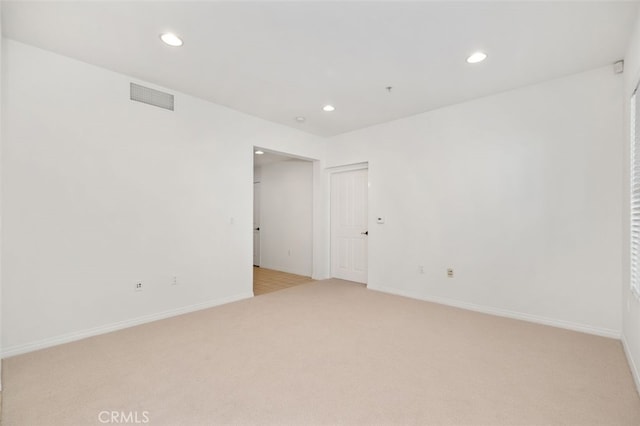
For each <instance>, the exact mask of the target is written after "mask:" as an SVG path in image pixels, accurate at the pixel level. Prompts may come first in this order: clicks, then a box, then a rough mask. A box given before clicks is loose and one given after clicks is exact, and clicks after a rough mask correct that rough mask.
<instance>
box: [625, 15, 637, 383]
mask: <svg viewBox="0 0 640 426" xmlns="http://www.w3.org/2000/svg"><path fill="white" fill-rule="evenodd" d="M638 81H640V12H639V13H638V18H637V19H636V25H635V29H634V31H633V35H632V37H631V43H630V45H629V49H628V50H627V54H626V56H625V71H624V106H625V109H624V117H625V121H624V123H625V125H624V135H625V138H624V140H625V142H624V160H623V162H622V165H621V167H622V169H623V171H624V177H623V185H622V186H623V188H624V192H623V194H624V203H623V210H622V211H623V216H622V230H623V232H622V235H623V242H622V247H623V257H622V259H623V262H622V312H623V317H622V341H623V342H624V346H625V350H626V353H627V358H628V359H629V364H630V366H631V370H632V371H633V374H634V378H635V380H636V386H637V387H638V389H639V390H640V301H639V300H638V299H637V298H636V297H635V296H634V295H633V294H632V293H631V291H630V265H629V259H630V250H629V161H630V158H629V153H630V150H629V144H630V138H629V136H630V131H629V130H630V127H629V125H630V123H629V100H630V99H631V95H632V94H633V91H634V90H635V87H636V85H637V84H638Z"/></svg>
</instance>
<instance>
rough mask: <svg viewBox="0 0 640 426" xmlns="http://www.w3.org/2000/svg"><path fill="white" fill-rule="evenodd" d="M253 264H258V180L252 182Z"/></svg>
mask: <svg viewBox="0 0 640 426" xmlns="http://www.w3.org/2000/svg"><path fill="white" fill-rule="evenodd" d="M253 264H254V265H255V266H260V182H255V183H254V184H253Z"/></svg>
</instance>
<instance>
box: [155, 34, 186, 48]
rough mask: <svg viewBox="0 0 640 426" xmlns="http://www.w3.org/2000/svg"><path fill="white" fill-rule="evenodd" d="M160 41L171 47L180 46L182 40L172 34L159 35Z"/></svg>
mask: <svg viewBox="0 0 640 426" xmlns="http://www.w3.org/2000/svg"><path fill="white" fill-rule="evenodd" d="M160 39H161V40H162V41H164V42H165V43H166V44H168V45H169V46H172V47H180V46H182V39H181V38H180V37H178V36H177V35H175V34H174V33H164V34H161V35H160Z"/></svg>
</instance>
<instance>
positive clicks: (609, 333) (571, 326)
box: [367, 286, 621, 339]
mask: <svg viewBox="0 0 640 426" xmlns="http://www.w3.org/2000/svg"><path fill="white" fill-rule="evenodd" d="M367 288H368V289H370V290H375V291H380V292H383V293H389V294H395V295H398V296H404V297H410V298H412V299H418V300H424V301H425V302H433V303H438V304H440V305H447V306H453V307H456V308H461V309H467V310H469V311H475V312H481V313H483V314H490V315H496V316H499V317H505V318H513V319H517V320H522V321H528V322H533V323H536V324H544V325H550V326H552V327H558V328H564V329H567V330H573V331H580V332H582V333H588V334H595V335H597V336H603V337H611V338H613V339H620V336H621V333H620V331H618V330H612V329H608V328H601V327H593V326H590V325H585V324H578V323H573V322H570V321H563V320H558V319H552V318H546V317H541V316H537V315H531V314H525V313H521V312H515V311H509V310H506V309H499V308H494V307H491V306H483V305H476V304H473V303H468V302H461V301H458V300H453V299H447V298H443V297H435V296H421V295H417V294H413V293H412V292H409V291H404V290H398V289H395V288H391V287H372V286H367Z"/></svg>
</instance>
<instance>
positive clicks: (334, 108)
mask: <svg viewBox="0 0 640 426" xmlns="http://www.w3.org/2000/svg"><path fill="white" fill-rule="evenodd" d="M322 110H323V111H326V112H331V111H335V110H336V107H334V106H333V105H325V106H323V107H322Z"/></svg>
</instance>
